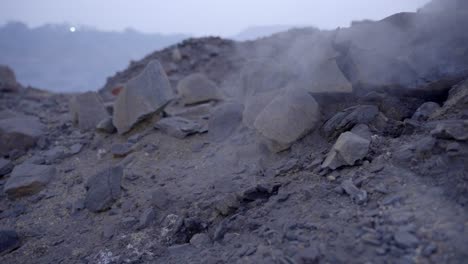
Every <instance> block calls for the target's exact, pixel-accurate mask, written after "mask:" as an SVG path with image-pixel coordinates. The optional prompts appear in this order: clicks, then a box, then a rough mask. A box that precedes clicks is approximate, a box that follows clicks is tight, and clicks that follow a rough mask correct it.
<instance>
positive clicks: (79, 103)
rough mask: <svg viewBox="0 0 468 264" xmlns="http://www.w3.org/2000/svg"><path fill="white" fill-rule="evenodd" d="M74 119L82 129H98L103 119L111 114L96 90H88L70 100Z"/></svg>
mask: <svg viewBox="0 0 468 264" xmlns="http://www.w3.org/2000/svg"><path fill="white" fill-rule="evenodd" d="M70 111H71V115H72V120H73V122H74V123H75V124H77V125H78V127H79V128H80V130H81V131H89V130H94V129H96V126H97V125H98V124H99V122H101V120H103V119H105V118H107V117H108V116H109V114H108V112H107V110H106V107H105V106H104V103H103V102H102V99H101V98H100V96H99V94H98V93H96V92H86V93H82V94H79V95H77V96H75V97H73V98H72V100H71V102H70Z"/></svg>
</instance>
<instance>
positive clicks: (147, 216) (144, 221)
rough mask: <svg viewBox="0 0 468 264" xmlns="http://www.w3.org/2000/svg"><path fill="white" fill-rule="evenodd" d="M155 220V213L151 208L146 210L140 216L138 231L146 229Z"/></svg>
mask: <svg viewBox="0 0 468 264" xmlns="http://www.w3.org/2000/svg"><path fill="white" fill-rule="evenodd" d="M155 220H156V211H155V210H154V209H153V208H149V209H146V210H145V211H144V212H143V214H141V217H140V220H139V223H138V227H137V228H138V229H139V230H141V229H144V228H146V227H148V226H149V225H150V224H151V223H153V222H154V221H155Z"/></svg>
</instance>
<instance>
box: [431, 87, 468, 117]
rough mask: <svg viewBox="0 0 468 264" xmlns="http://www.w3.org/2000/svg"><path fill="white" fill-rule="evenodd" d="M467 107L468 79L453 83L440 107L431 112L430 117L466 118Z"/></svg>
mask: <svg viewBox="0 0 468 264" xmlns="http://www.w3.org/2000/svg"><path fill="white" fill-rule="evenodd" d="M466 109H468V79H467V80H464V81H462V82H460V83H459V84H457V85H455V86H454V87H453V88H452V89H451V90H450V91H449V96H448V98H447V101H445V103H444V105H443V106H442V108H440V109H437V110H436V111H435V112H434V113H432V115H431V118H430V119H466V117H464V116H466Z"/></svg>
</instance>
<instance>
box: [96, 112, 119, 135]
mask: <svg viewBox="0 0 468 264" xmlns="http://www.w3.org/2000/svg"><path fill="white" fill-rule="evenodd" d="M96 130H97V131H99V132H103V133H107V134H113V133H115V132H117V128H115V126H114V123H113V122H112V117H110V116H109V117H106V118H104V119H103V120H101V121H99V123H98V124H97V125H96Z"/></svg>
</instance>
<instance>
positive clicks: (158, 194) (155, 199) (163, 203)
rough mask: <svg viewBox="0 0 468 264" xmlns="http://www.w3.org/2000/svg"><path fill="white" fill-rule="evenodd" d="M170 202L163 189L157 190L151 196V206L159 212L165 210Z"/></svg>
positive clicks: (167, 194)
mask: <svg viewBox="0 0 468 264" xmlns="http://www.w3.org/2000/svg"><path fill="white" fill-rule="evenodd" d="M169 202H170V199H169V193H168V192H167V191H166V190H165V189H163V188H157V189H156V190H154V191H153V192H152V194H151V204H152V205H154V206H156V207H157V208H159V209H161V210H165V209H167V206H168V204H169Z"/></svg>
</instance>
